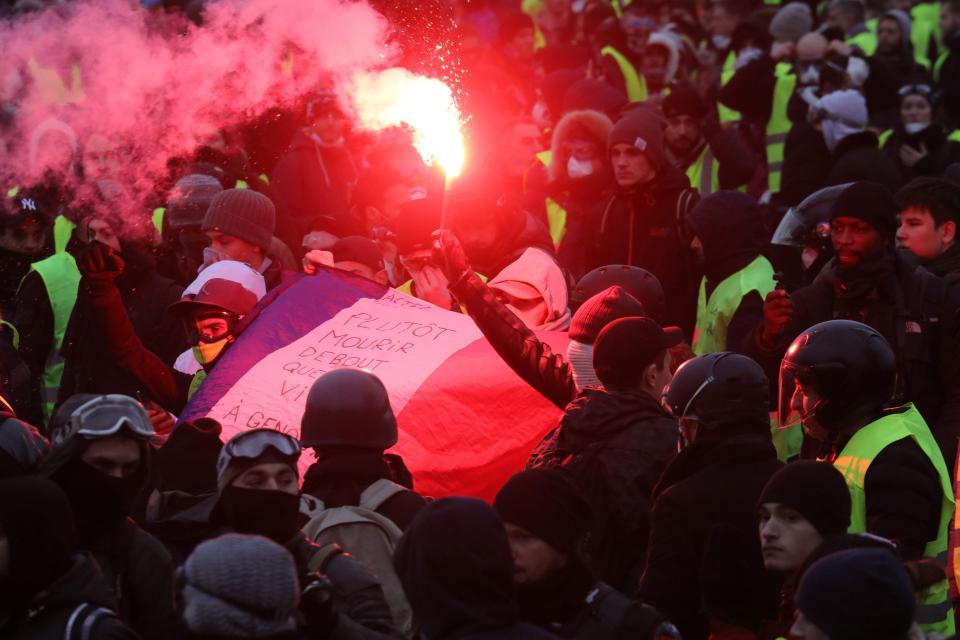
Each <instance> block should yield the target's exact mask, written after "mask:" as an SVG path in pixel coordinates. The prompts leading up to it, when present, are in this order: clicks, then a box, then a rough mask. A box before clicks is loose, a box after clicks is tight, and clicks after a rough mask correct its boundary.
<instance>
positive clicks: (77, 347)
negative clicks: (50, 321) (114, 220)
mask: <svg viewBox="0 0 960 640" xmlns="http://www.w3.org/2000/svg"><path fill="white" fill-rule="evenodd" d="M123 257H124V262H125V268H124V271H123V273H121V274H120V276H119V277H118V278H117V280H116V288H117V290H118V291H119V294H120V299H121V300H122V301H123V306H124V308H125V310H126V315H127V317H128V318H129V320H130V324H131V325H132V327H133V329H134V332H135V334H136V336H137V337H138V338H139V339H140V340H141V341H142V342H143V345H144V346H145V347H146V348H147V349H149V350H150V351H151V352H153V353H155V354H156V355H157V356H158V357H159V358H160V360H161V361H163V362H165V363H167V364H172V363H173V362H174V360H176V358H177V356H178V355H180V353H181V352H182V351H183V350H184V349H185V348H186V346H187V340H186V336H185V333H184V329H183V325H182V324H181V323H180V321H179V320H177V319H176V318H174V317H173V316H171V315H170V314H168V313H167V307H169V306H170V305H171V304H173V303H174V302H176V301H178V300H179V299H180V295H181V293H182V292H183V288H182V287H181V286H180V285H179V284H177V283H176V282H174V281H173V280H169V279H167V278H163V277H161V276H159V275H157V274H156V272H155V270H154V264H153V261H152V260H151V259H150V258H149V257H148V256H146V255H145V254H144V253H143V252H142V250H139V249H133V248H128V249H126V248H125V250H124V252H123ZM98 294H99V285H98V284H95V283H94V282H93V281H92V280H91V279H90V278H87V277H83V278H81V279H80V286H79V290H78V294H77V303H76V305H75V306H74V309H73V315H72V316H71V317H70V323H69V324H68V325H67V331H66V334H65V335H64V338H63V347H62V348H61V353H62V354H63V355H64V357H65V358H66V362H65V364H64V371H63V379H62V381H61V383H60V401H61V402H62V401H63V400H65V399H66V398H69V397H70V396H72V395H73V394H75V393H123V394H125V395H129V396H131V397H137V396H138V395H145V394H147V392H148V390H147V389H146V388H145V385H143V384H140V383H139V381H137V380H135V379H133V378H131V376H130V375H129V373H128V372H127V371H126V370H125V369H124V368H122V367H120V366H117V365H116V364H115V363H114V361H113V359H111V358H105V357H104V356H105V354H107V353H109V351H108V346H107V345H108V344H109V342H110V340H111V338H110V337H109V336H108V335H106V332H105V331H104V326H103V324H102V321H101V320H100V318H99V316H98V312H97V310H96V309H95V308H94V307H95V305H96V304H97V302H96V301H95V300H94V298H95V297H96V296H97V295H98Z"/></svg>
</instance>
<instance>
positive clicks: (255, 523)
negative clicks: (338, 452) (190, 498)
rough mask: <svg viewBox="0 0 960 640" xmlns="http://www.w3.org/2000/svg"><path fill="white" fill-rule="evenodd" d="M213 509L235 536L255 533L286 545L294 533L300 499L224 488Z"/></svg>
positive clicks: (256, 490) (253, 490)
mask: <svg viewBox="0 0 960 640" xmlns="http://www.w3.org/2000/svg"><path fill="white" fill-rule="evenodd" d="M217 510H218V512H219V514H220V518H221V520H222V521H223V522H224V523H225V524H227V525H229V526H231V527H233V529H234V530H236V531H237V533H248V534H257V535H261V536H265V537H267V538H270V539H271V540H273V541H274V542H276V543H277V544H281V545H282V544H286V543H287V542H289V541H290V538H292V537H293V536H294V535H295V534H296V533H297V529H298V527H297V520H298V518H299V516H300V496H298V495H293V494H290V493H287V492H286V491H276V490H263V489H241V488H240V487H227V488H226V489H224V490H223V493H222V494H220V500H219V501H217Z"/></svg>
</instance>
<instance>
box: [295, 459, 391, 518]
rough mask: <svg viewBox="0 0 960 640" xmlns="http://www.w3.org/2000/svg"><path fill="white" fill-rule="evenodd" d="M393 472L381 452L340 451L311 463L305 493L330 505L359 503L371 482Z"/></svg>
mask: <svg viewBox="0 0 960 640" xmlns="http://www.w3.org/2000/svg"><path fill="white" fill-rule="evenodd" d="M382 478H386V479H387V480H393V479H394V474H393V471H392V469H391V467H390V465H389V463H388V462H387V460H386V459H385V458H384V455H383V454H382V453H380V452H379V451H355V452H339V453H334V454H327V455H324V456H323V457H322V458H320V459H318V460H317V461H316V462H315V463H313V464H312V465H310V468H309V469H307V472H306V474H304V476H303V492H304V493H309V494H311V495H314V496H316V497H318V498H320V499H321V500H323V502H324V504H325V505H326V506H327V507H328V508H329V507H342V506H344V505H355V504H358V503H359V502H360V494H361V493H363V491H364V489H366V488H367V487H369V486H370V485H371V484H373V483H374V482H376V481H377V480H380V479H382Z"/></svg>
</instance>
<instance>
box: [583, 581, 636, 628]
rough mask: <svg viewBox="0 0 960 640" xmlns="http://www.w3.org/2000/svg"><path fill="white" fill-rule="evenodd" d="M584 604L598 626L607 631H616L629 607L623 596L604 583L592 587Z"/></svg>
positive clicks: (628, 602)
mask: <svg viewBox="0 0 960 640" xmlns="http://www.w3.org/2000/svg"><path fill="white" fill-rule="evenodd" d="M584 602H586V603H587V606H589V607H590V611H592V612H593V615H594V616H596V618H597V620H599V621H600V624H602V625H603V626H605V627H607V628H609V629H616V628H617V626H619V625H620V622H621V621H622V620H623V618H624V616H626V615H627V611H628V610H629V609H630V605H631V603H630V600H629V599H628V598H627V597H626V596H625V595H623V594H621V593H618V592H616V591H614V589H613V587H611V586H610V585H608V584H606V583H604V582H597V583H596V584H595V585H593V589H591V590H590V592H589V593H588V594H587V597H586V598H584Z"/></svg>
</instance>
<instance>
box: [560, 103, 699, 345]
mask: <svg viewBox="0 0 960 640" xmlns="http://www.w3.org/2000/svg"><path fill="white" fill-rule="evenodd" d="M619 143H627V144H632V145H634V146H638V148H639V147H643V153H644V154H645V155H646V156H647V159H648V160H649V161H650V163H651V164H652V165H653V166H654V168H655V170H656V172H657V173H656V176H655V177H654V178H653V180H652V181H650V182H649V183H647V184H644V185H637V186H634V187H631V188H623V187H618V188H617V191H616V193H615V194H614V195H613V196H612V197H611V198H609V199H608V200H607V201H606V202H605V203H603V204H602V205H601V207H599V208H598V210H597V211H596V214H595V215H596V217H595V218H594V220H592V221H590V225H589V228H587V229H584V230H582V233H584V234H585V235H587V236H588V237H589V238H590V239H591V240H590V242H588V243H587V244H588V246H590V247H592V249H593V251H592V255H591V256H590V258H589V259H588V261H587V262H588V264H587V270H590V269H593V268H596V267H599V266H603V265H607V264H631V265H634V266H637V267H641V268H643V269H646V270H647V271H650V272H651V273H653V274H654V275H655V276H656V277H657V278H658V279H659V280H660V282H661V283H662V284H663V289H664V291H665V292H666V297H667V312H666V317H665V318H664V321H665V322H666V323H668V324H675V325H679V326H680V327H682V328H683V329H685V330H686V331H687V332H688V333H689V331H690V329H691V328H692V327H693V319H694V315H695V306H696V287H697V285H698V284H699V280H700V278H699V273H697V272H696V269H695V267H694V266H693V265H694V259H693V256H692V255H691V252H690V247H689V243H688V242H684V241H683V239H682V238H681V235H680V225H679V224H678V223H679V221H682V220H683V216H684V214H685V213H686V208H687V206H689V203H690V202H692V200H693V199H695V195H694V194H695V192H691V191H690V181H689V179H688V178H687V176H686V175H684V174H683V173H681V172H680V171H679V170H678V169H675V168H674V167H673V166H671V165H670V163H669V162H667V161H666V155H665V153H664V149H663V132H662V129H661V122H660V120H659V118H658V117H657V116H655V115H651V114H650V113H649V112H648V111H647V110H645V109H637V110H635V111H633V112H630V113H628V114H627V115H626V116H624V117H623V118H622V119H621V120H620V121H619V122H617V124H616V125H614V128H613V131H612V132H611V134H610V142H609V147H610V148H613V146H614V145H616V144H619ZM687 194H689V195H687ZM688 199H689V202H688ZM571 231H572V230H571Z"/></svg>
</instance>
